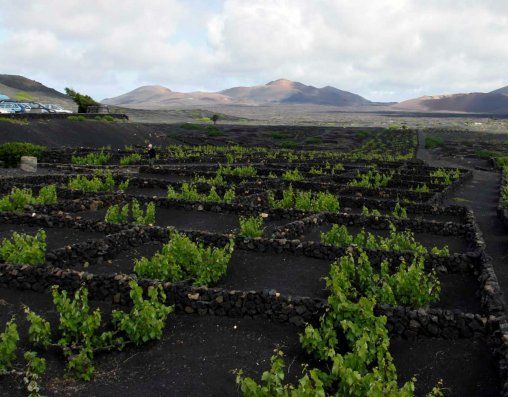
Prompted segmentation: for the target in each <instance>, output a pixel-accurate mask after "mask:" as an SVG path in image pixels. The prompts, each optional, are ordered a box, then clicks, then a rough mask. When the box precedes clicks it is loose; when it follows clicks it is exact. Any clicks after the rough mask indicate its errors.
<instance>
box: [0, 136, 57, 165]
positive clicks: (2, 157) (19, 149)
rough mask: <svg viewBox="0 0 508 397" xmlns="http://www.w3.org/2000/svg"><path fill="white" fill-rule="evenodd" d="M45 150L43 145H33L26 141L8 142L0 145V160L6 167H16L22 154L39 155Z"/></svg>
mask: <svg viewBox="0 0 508 397" xmlns="http://www.w3.org/2000/svg"><path fill="white" fill-rule="evenodd" d="M46 150H47V148H46V147H45V146H40V145H34V144H32V143H28V142H9V143H4V144H2V145H0V161H3V162H4V165H5V166H6V167H16V166H17V165H18V164H19V162H20V160H21V157H22V156H34V157H37V158H39V157H41V155H42V154H43V153H44V152H45V151H46Z"/></svg>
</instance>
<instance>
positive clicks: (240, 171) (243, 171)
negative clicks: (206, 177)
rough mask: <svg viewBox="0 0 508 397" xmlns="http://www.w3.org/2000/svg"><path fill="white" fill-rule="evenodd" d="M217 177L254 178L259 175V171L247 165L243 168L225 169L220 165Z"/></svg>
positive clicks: (228, 167) (229, 167)
mask: <svg viewBox="0 0 508 397" xmlns="http://www.w3.org/2000/svg"><path fill="white" fill-rule="evenodd" d="M217 175H232V176H239V177H254V176H256V175H257V170H256V169H255V168H254V167H253V166H251V165H246V166H242V167H231V166H227V167H224V166H222V165H219V169H218V170H217Z"/></svg>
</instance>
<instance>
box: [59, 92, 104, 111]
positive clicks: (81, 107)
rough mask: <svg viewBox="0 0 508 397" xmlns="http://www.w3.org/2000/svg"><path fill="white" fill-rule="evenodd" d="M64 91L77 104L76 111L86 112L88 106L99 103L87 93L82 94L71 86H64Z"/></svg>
mask: <svg viewBox="0 0 508 397" xmlns="http://www.w3.org/2000/svg"><path fill="white" fill-rule="evenodd" d="M65 93H66V94H67V95H68V96H69V97H71V98H72V100H73V101H74V102H75V103H76V105H78V113H86V109H87V108H88V106H99V105H100V104H99V103H98V102H97V101H95V100H94V99H93V98H92V97H91V96H89V95H83V94H80V93H79V92H76V91H74V90H73V89H72V88H65Z"/></svg>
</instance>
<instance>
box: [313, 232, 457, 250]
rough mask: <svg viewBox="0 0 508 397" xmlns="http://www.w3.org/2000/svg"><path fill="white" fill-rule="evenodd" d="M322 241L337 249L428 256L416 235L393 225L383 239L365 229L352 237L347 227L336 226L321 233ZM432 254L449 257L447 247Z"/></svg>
mask: <svg viewBox="0 0 508 397" xmlns="http://www.w3.org/2000/svg"><path fill="white" fill-rule="evenodd" d="M321 241H322V242H323V243H325V244H330V245H335V246H337V247H347V246H349V245H356V246H358V247H359V248H363V249H369V250H380V251H396V252H405V251H410V252H413V253H416V254H420V255H424V254H427V249H426V248H425V247H424V246H423V245H422V244H420V243H419V242H417V241H416V239H415V236H414V233H413V232H412V231H411V230H405V231H402V232H398V231H397V230H396V229H395V226H393V224H390V235H389V237H381V236H376V235H374V234H372V233H366V232H365V229H362V230H361V232H360V233H358V234H357V235H352V234H350V233H349V231H348V229H347V226H346V225H337V224H334V225H333V226H332V228H331V229H330V230H329V231H328V232H326V233H321ZM432 253H433V254H435V255H440V256H446V255H449V252H448V247H447V246H444V247H443V248H441V249H439V248H437V247H434V248H433V249H432Z"/></svg>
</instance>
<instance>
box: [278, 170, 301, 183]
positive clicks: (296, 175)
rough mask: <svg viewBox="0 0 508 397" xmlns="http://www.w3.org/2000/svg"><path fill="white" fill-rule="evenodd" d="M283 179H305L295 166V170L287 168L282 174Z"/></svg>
mask: <svg viewBox="0 0 508 397" xmlns="http://www.w3.org/2000/svg"><path fill="white" fill-rule="evenodd" d="M282 179H284V180H285V181H301V180H303V179H304V177H303V175H302V174H301V173H300V171H299V170H298V168H295V169H294V170H293V171H291V170H287V171H285V172H284V173H283V174H282Z"/></svg>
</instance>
